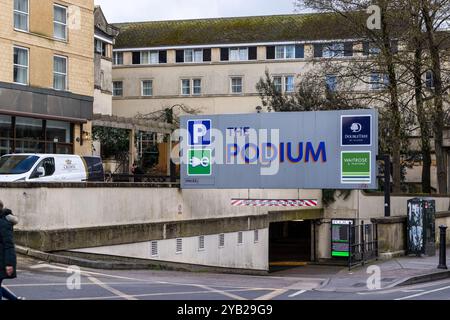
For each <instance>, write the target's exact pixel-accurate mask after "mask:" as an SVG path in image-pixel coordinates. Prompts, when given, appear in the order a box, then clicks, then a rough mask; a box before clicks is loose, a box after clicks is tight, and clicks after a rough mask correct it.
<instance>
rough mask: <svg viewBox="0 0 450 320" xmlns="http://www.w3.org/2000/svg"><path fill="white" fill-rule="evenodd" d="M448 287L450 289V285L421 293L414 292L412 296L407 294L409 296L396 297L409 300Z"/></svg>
mask: <svg viewBox="0 0 450 320" xmlns="http://www.w3.org/2000/svg"><path fill="white" fill-rule="evenodd" d="M447 289H450V286H448V287H443V288H438V289H434V290H430V291H425V292H421V293H417V294H413V295H410V296H407V297H403V298H398V299H395V300H397V301H400V300H407V299H411V298H417V297H420V296H424V295H426V294H430V293H433V292H438V291H443V290H447Z"/></svg>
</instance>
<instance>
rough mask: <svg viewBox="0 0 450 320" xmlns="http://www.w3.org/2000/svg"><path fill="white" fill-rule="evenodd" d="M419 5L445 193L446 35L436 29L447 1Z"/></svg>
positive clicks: (445, 15)
mask: <svg viewBox="0 0 450 320" xmlns="http://www.w3.org/2000/svg"><path fill="white" fill-rule="evenodd" d="M418 5H419V6H420V11H421V14H422V18H423V22H424V27H425V34H426V37H425V39H426V43H427V49H428V53H429V56H430V60H431V71H432V74H433V82H434V83H433V86H434V92H433V93H434V97H433V100H434V108H433V113H432V121H433V133H434V144H435V152H436V167H437V180H438V187H439V193H441V194H446V193H447V191H448V190H447V155H446V153H445V152H444V148H443V143H444V136H443V132H444V126H445V122H444V118H445V111H444V93H445V91H446V88H445V85H444V81H443V74H442V63H441V52H442V46H443V45H444V44H446V40H448V39H447V36H446V35H444V36H441V37H439V35H438V32H439V30H440V29H441V27H443V26H444V24H445V23H448V21H449V17H450V1H448V0H433V1H432V0H420V1H419V3H418Z"/></svg>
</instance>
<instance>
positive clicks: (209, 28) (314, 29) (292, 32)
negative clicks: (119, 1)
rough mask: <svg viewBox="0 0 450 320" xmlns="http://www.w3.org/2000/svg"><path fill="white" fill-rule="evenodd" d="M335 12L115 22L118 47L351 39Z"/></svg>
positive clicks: (346, 28) (352, 34)
mask: <svg viewBox="0 0 450 320" xmlns="http://www.w3.org/2000/svg"><path fill="white" fill-rule="evenodd" d="M343 19H344V18H342V17H341V16H339V15H337V14H334V13H308V14H291V15H274V16H255V17H238V18H214V19H195V20H171V21H151V22H132V23H118V24H114V25H115V26H116V27H118V28H119V29H120V34H119V36H118V37H117V39H116V45H115V48H116V49H124V48H151V47H163V46H190V45H211V44H216V45H217V44H239V43H258V42H283V41H286V42H287V41H314V40H336V39H352V38H354V37H355V34H354V32H353V31H352V30H351V29H350V28H348V27H345V26H348V23H345V22H344V20H343Z"/></svg>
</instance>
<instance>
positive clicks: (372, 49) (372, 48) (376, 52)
mask: <svg viewBox="0 0 450 320" xmlns="http://www.w3.org/2000/svg"><path fill="white" fill-rule="evenodd" d="M380 53H381V49H380V47H376V46H370V48H369V54H370V55H374V56H376V55H379V54H380Z"/></svg>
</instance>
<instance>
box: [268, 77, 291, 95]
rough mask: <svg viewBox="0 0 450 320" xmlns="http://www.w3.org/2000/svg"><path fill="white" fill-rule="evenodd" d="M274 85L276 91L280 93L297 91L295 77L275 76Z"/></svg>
mask: <svg viewBox="0 0 450 320" xmlns="http://www.w3.org/2000/svg"><path fill="white" fill-rule="evenodd" d="M273 84H274V86H275V90H276V91H277V92H280V93H292V92H294V90H295V86H294V76H275V77H273Z"/></svg>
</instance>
